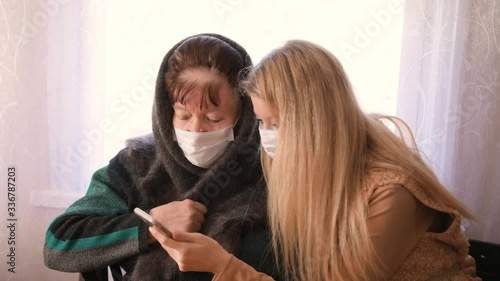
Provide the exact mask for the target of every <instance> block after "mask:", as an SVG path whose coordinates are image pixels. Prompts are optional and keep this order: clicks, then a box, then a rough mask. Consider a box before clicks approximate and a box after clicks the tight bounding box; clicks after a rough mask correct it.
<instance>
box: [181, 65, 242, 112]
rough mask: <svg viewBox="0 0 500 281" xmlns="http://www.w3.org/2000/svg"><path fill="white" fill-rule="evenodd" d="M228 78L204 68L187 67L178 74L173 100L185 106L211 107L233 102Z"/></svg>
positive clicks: (233, 98)
mask: <svg viewBox="0 0 500 281" xmlns="http://www.w3.org/2000/svg"><path fill="white" fill-rule="evenodd" d="M234 100H235V97H234V94H233V90H232V88H231V86H230V85H229V82H228V80H227V79H226V78H225V77H224V76H223V75H220V74H218V73H216V72H212V71H210V70H208V69H204V68H196V69H188V70H185V71H184V72H182V73H181V74H180V75H179V78H178V82H177V85H176V87H175V88H174V92H173V101H174V102H175V103H180V104H182V105H186V106H199V107H200V109H201V108H202V107H211V106H220V105H223V104H227V103H228V102H234Z"/></svg>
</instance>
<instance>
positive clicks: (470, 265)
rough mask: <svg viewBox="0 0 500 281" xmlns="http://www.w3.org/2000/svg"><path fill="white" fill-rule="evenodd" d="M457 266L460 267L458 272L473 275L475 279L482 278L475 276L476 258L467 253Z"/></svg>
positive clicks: (479, 280)
mask: <svg viewBox="0 0 500 281" xmlns="http://www.w3.org/2000/svg"><path fill="white" fill-rule="evenodd" d="M458 267H459V268H460V272H462V273H465V274H466V275H470V276H472V277H475V280H476V281H481V280H482V279H481V278H479V277H476V260H475V259H474V258H473V257H472V256H471V255H467V256H466V257H465V259H464V260H463V261H461V262H460V263H459V264H458Z"/></svg>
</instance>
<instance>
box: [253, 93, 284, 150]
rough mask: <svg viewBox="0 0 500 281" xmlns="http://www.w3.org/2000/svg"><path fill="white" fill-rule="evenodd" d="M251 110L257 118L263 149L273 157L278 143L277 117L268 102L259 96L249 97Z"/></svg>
mask: <svg viewBox="0 0 500 281" xmlns="http://www.w3.org/2000/svg"><path fill="white" fill-rule="evenodd" d="M251 99H252V104H253V111H254V112H255V115H256V116H257V119H258V120H259V133H260V141H261V144H262V147H263V148H264V151H266V153H267V155H269V157H271V158H274V156H275V153H276V147H277V145H278V137H279V130H278V117H277V114H276V113H275V111H273V110H272V109H271V106H270V104H269V103H268V102H266V101H264V100H263V99H261V98H257V97H251Z"/></svg>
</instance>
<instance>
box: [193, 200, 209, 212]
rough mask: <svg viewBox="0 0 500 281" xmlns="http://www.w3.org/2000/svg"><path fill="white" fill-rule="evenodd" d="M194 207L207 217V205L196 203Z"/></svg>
mask: <svg viewBox="0 0 500 281" xmlns="http://www.w3.org/2000/svg"><path fill="white" fill-rule="evenodd" d="M193 207H195V208H196V210H198V212H200V213H201V214H203V215H205V214H206V213H207V212H208V210H207V207H205V205H203V204H201V203H200V202H196V201H194V204H193Z"/></svg>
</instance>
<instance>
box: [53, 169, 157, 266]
mask: <svg viewBox="0 0 500 281" xmlns="http://www.w3.org/2000/svg"><path fill="white" fill-rule="evenodd" d="M147 247H148V244H147V226H146V225H145V224H144V223H143V222H142V221H141V220H140V219H138V218H137V217H136V216H135V215H134V214H133V213H132V212H130V211H129V210H128V207H127V201H126V199H125V198H123V197H122V196H120V194H119V193H118V192H117V191H116V190H114V189H113V186H112V184H111V180H110V178H109V176H108V172H107V167H104V168H102V169H100V170H98V171H96V172H95V173H94V175H93V177H92V181H91V183H90V186H89V189H88V191H87V194H86V195H85V196H84V197H82V198H81V199H79V200H77V201H76V202H75V203H74V204H72V205H71V206H70V207H69V208H68V209H67V210H66V211H65V212H64V213H63V214H62V215H60V216H59V217H57V218H56V219H55V220H54V221H53V222H52V223H51V224H50V226H49V228H48V230H47V233H46V238H45V245H44V250H43V255H44V262H45V265H46V266H47V267H49V268H52V269H55V270H60V271H67V272H85V271H94V270H97V269H100V268H103V267H106V266H109V265H112V264H115V263H117V262H119V261H121V260H123V259H126V258H129V257H131V256H134V255H136V254H138V253H140V252H143V251H145V250H146V249H147Z"/></svg>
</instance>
